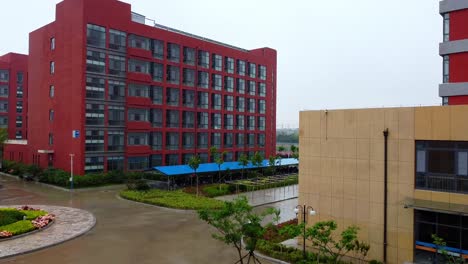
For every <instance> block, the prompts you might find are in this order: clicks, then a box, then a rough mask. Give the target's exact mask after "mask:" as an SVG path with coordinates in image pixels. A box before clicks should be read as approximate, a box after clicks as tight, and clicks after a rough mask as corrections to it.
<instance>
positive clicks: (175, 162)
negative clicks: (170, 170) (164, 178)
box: [166, 154, 179, 166]
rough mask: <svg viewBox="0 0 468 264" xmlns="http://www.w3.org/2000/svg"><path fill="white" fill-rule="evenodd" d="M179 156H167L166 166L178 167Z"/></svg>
mask: <svg viewBox="0 0 468 264" xmlns="http://www.w3.org/2000/svg"><path fill="white" fill-rule="evenodd" d="M178 164H179V155H178V154H167V155H166V166H171V165H178Z"/></svg>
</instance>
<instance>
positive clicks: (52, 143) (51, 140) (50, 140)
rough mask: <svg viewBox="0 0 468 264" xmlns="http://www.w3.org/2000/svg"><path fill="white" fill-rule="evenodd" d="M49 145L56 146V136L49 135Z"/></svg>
mask: <svg viewBox="0 0 468 264" xmlns="http://www.w3.org/2000/svg"><path fill="white" fill-rule="evenodd" d="M49 145H50V146H52V145H54V134H52V133H49Z"/></svg>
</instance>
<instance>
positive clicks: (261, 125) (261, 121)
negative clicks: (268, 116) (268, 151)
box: [258, 116, 265, 131]
mask: <svg viewBox="0 0 468 264" xmlns="http://www.w3.org/2000/svg"><path fill="white" fill-rule="evenodd" d="M258 129H259V130H260V131H265V117H264V116H259V117H258Z"/></svg>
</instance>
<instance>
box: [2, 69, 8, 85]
mask: <svg viewBox="0 0 468 264" xmlns="http://www.w3.org/2000/svg"><path fill="white" fill-rule="evenodd" d="M9 80H10V75H9V73H8V71H7V70H0V82H8V81H9Z"/></svg>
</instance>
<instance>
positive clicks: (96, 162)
mask: <svg viewBox="0 0 468 264" xmlns="http://www.w3.org/2000/svg"><path fill="white" fill-rule="evenodd" d="M84 169H85V172H86V173H90V172H100V171H102V170H104V157H86V158H85V168H84Z"/></svg>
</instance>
